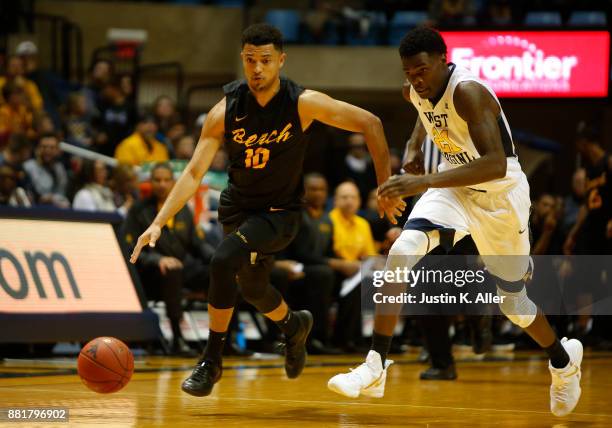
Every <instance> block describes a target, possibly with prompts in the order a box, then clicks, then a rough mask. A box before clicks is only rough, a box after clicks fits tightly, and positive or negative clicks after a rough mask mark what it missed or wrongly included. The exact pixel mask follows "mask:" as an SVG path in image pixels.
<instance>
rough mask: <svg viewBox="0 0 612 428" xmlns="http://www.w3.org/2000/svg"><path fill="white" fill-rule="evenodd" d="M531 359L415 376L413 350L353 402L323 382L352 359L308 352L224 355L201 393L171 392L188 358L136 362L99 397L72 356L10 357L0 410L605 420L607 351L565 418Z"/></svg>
mask: <svg viewBox="0 0 612 428" xmlns="http://www.w3.org/2000/svg"><path fill="white" fill-rule="evenodd" d="M535 356H536V354H528V353H525V354H515V356H514V361H464V362H459V363H458V370H459V379H458V380H457V381H454V382H431V381H430V382H425V381H420V380H418V374H419V372H420V371H421V370H422V369H423V368H424V366H423V365H421V364H417V363H416V362H415V357H414V356H407V357H402V358H399V359H398V363H397V364H396V365H394V366H392V367H391V369H390V370H389V377H388V378H387V390H386V396H385V398H383V399H371V398H360V399H356V400H351V399H348V398H344V397H341V396H338V395H336V394H334V393H332V392H330V391H328V390H327V388H326V383H327V380H328V379H329V377H330V376H332V375H333V374H335V373H337V372H339V371H343V370H345V369H347V368H348V367H351V366H353V365H355V364H356V363H357V362H358V357H356V356H339V357H333V358H332V357H310V359H309V366H308V367H307V369H306V370H305V371H304V374H303V375H302V376H301V377H300V378H299V379H297V380H288V379H286V378H285V376H284V375H283V371H282V360H280V359H274V360H265V361H251V360H226V366H227V367H226V370H225V372H224V376H223V379H222V381H221V383H220V384H218V385H217V386H216V388H215V390H214V392H213V394H212V395H211V396H209V397H206V398H195V397H191V396H189V395H186V394H184V393H182V392H181V390H180V383H181V382H182V380H183V379H184V378H185V377H186V376H187V374H188V373H189V372H190V366H191V364H192V363H193V361H191V360H184V359H183V360H182V359H169V358H147V359H144V360H140V361H139V362H138V363H137V366H136V370H137V371H136V373H135V375H134V377H133V378H132V381H131V382H130V384H129V385H128V386H127V387H126V388H125V389H124V390H123V391H120V392H118V393H116V394H113V395H107V396H105V395H97V394H95V393H93V392H90V391H89V390H87V389H86V388H85V387H84V386H83V385H82V384H81V382H80V380H79V378H78V377H77V375H76V374H75V370H74V362H72V361H66V362H61V361H60V362H44V361H43V362H35V361H31V362H28V361H25V362H23V361H14V360H11V361H6V362H4V363H1V364H0V407H12V406H15V407H28V406H62V407H68V408H69V409H70V423H69V424H61V423H53V424H48V425H49V426H53V427H60V426H112V427H190V426H193V427H202V426H218V427H226V426H243V427H287V426H299V427H303V426H312V427H359V426H372V427H383V426H403V427H429V426H431V427H434V426H435V427H466V426H469V427H490V426H495V427H513V428H514V427H559V428H560V427H573V426H576V427H578V426H580V427H609V426H612V394H611V392H610V391H611V390H612V354H603V353H596V354H588V353H587V355H586V356H585V360H584V362H583V381H582V387H583V396H582V400H581V402H580V404H579V405H578V407H577V409H576V411H575V412H574V413H573V414H572V415H570V416H569V417H565V418H556V417H554V416H552V415H551V414H550V413H549V411H548V387H549V382H550V376H549V374H548V370H547V367H546V362H545V361H544V360H543V359H540V358H536V357H535ZM538 357H539V354H538ZM0 426H12V427H20V428H21V427H26V426H41V424H30V425H29V424H26V423H19V424H16V423H12V424H11V423H0Z"/></svg>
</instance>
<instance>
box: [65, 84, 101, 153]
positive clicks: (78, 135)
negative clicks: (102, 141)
mask: <svg viewBox="0 0 612 428" xmlns="http://www.w3.org/2000/svg"><path fill="white" fill-rule="evenodd" d="M63 127H64V134H65V139H66V142H67V143H70V144H74V145H75V146H79V147H84V148H91V147H92V146H93V143H94V129H93V127H92V126H91V121H90V118H89V116H88V115H87V100H86V99H85V95H84V94H82V93H80V92H73V93H71V94H70V95H69V96H68V102H67V103H66V111H65V114H64V120H63Z"/></svg>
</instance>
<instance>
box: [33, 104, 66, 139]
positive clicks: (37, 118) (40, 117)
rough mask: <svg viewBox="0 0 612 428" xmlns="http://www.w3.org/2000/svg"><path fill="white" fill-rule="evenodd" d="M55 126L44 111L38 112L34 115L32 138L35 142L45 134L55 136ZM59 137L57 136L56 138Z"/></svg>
mask: <svg viewBox="0 0 612 428" xmlns="http://www.w3.org/2000/svg"><path fill="white" fill-rule="evenodd" d="M55 133H56V129H55V124H54V123H53V120H52V119H51V116H49V115H48V114H47V112H45V111H39V112H38V113H36V114H35V115H34V136H35V140H37V139H38V137H39V136H40V135H45V134H55ZM59 137H60V136H59V135H58V138H59Z"/></svg>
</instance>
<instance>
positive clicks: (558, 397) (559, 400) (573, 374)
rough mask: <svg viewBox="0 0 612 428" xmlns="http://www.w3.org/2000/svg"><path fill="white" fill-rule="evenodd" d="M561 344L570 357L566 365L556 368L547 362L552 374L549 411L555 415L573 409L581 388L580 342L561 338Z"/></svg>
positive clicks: (561, 414)
mask: <svg viewBox="0 0 612 428" xmlns="http://www.w3.org/2000/svg"><path fill="white" fill-rule="evenodd" d="M561 345H563V347H564V348H565V350H566V351H567V353H568V354H569V357H570V362H569V364H568V365H567V367H564V368H562V369H556V368H554V367H553V366H551V365H550V362H549V363H548V368H549V369H550V374H551V375H552V385H550V411H551V412H552V413H553V415H555V416H565V415H567V414H569V413H571V412H572V410H574V407H576V404H578V400H579V399H580V394H581V393H582V390H581V389H580V375H581V373H580V364H581V363H582V343H580V341H579V340H576V339H570V340H567V337H564V338H563V339H561Z"/></svg>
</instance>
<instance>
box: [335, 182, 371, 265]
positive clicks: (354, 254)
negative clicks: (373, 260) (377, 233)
mask: <svg viewBox="0 0 612 428" xmlns="http://www.w3.org/2000/svg"><path fill="white" fill-rule="evenodd" d="M360 203H361V201H360V200H359V190H358V189H357V186H356V185H355V183H352V182H350V181H346V182H344V183H341V184H340V185H339V186H338V187H337V188H336V195H335V197H334V209H333V210H332V211H331V212H330V213H329V218H330V219H331V221H332V223H333V225H334V238H333V239H334V253H335V254H336V255H337V256H338V257H339V258H341V259H343V260H349V261H359V260H362V259H364V258H366V257H369V256H374V255H376V254H378V253H377V251H376V247H375V245H374V239H373V237H372V230H371V229H370V225H369V224H368V222H367V220H366V219H364V218H363V217H361V216H358V215H357V211H358V209H359V204H360Z"/></svg>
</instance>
